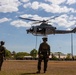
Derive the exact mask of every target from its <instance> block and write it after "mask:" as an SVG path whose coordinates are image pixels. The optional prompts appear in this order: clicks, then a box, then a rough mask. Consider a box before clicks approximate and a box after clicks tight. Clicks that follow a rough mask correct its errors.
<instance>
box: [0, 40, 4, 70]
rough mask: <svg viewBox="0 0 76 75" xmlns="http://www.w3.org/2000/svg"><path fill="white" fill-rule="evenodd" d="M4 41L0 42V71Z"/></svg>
mask: <svg viewBox="0 0 76 75" xmlns="http://www.w3.org/2000/svg"><path fill="white" fill-rule="evenodd" d="M4 44H5V42H3V41H1V42H0V71H1V67H2V64H3V58H4V57H5V47H4V46H3V45H4Z"/></svg>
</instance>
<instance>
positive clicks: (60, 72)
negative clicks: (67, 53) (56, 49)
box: [0, 60, 76, 75]
mask: <svg viewBox="0 0 76 75" xmlns="http://www.w3.org/2000/svg"><path fill="white" fill-rule="evenodd" d="M36 71H37V60H27V61H8V60H7V61H4V63H3V66H2V71H0V75H76V61H49V62H48V69H47V72H46V73H45V74H44V73H43V62H42V70H41V73H40V74H36Z"/></svg>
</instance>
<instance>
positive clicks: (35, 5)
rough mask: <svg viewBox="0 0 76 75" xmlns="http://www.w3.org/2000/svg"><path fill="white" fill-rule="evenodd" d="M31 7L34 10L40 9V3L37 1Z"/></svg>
mask: <svg viewBox="0 0 76 75" xmlns="http://www.w3.org/2000/svg"><path fill="white" fill-rule="evenodd" d="M31 7H32V8H33V9H38V8H39V2H37V1H35V2H33V3H32V6H31Z"/></svg>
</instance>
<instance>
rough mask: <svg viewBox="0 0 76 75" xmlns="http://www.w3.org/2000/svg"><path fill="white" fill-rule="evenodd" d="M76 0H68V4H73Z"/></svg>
mask: <svg viewBox="0 0 76 75" xmlns="http://www.w3.org/2000/svg"><path fill="white" fill-rule="evenodd" d="M75 3H76V0H67V4H69V5H71V4H75Z"/></svg>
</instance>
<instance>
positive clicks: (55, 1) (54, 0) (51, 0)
mask: <svg viewBox="0 0 76 75" xmlns="http://www.w3.org/2000/svg"><path fill="white" fill-rule="evenodd" d="M45 1H48V2H51V3H53V4H61V3H64V2H65V1H66V0H45Z"/></svg>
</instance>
